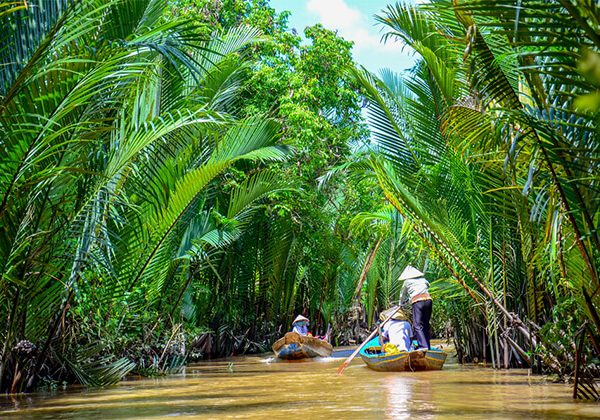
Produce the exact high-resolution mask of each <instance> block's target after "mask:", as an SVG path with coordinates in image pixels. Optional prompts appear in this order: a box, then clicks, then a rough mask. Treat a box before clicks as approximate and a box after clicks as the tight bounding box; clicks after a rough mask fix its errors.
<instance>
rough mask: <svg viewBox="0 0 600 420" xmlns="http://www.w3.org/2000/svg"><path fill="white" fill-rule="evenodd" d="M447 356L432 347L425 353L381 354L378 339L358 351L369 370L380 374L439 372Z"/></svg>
mask: <svg viewBox="0 0 600 420" xmlns="http://www.w3.org/2000/svg"><path fill="white" fill-rule="evenodd" d="M446 356H447V354H446V353H445V352H444V351H442V350H440V349H437V348H434V347H432V348H431V349H429V350H427V351H401V352H399V353H396V354H389V353H383V352H382V350H381V346H380V345H379V338H378V337H375V338H374V339H372V340H371V341H369V342H368V343H367V344H365V346H364V347H363V348H362V349H361V351H360V357H361V359H363V361H364V362H365V363H366V364H367V366H368V367H369V368H370V369H373V370H377V371H380V372H403V371H408V372H414V371H416V370H440V369H442V367H443V366H444V362H445V361H446Z"/></svg>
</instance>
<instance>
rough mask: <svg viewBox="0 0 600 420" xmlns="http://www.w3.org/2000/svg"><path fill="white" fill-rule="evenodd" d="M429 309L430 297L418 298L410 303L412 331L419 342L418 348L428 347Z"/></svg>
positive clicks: (430, 306) (430, 305) (429, 337)
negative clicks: (425, 298) (418, 299)
mask: <svg viewBox="0 0 600 420" xmlns="http://www.w3.org/2000/svg"><path fill="white" fill-rule="evenodd" d="M431 309H432V301H431V299H427V300H420V301H418V302H415V303H413V305H412V314H413V332H414V333H415V338H416V339H417V342H418V343H419V348H426V349H429V348H430V340H431V332H430V330H429V320H430V319H431Z"/></svg>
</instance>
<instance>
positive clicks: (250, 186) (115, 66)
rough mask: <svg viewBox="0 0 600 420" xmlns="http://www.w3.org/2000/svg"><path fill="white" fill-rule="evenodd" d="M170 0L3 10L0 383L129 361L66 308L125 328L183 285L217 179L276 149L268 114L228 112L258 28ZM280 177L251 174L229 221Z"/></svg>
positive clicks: (103, 378)
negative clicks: (183, 12) (221, 20)
mask: <svg viewBox="0 0 600 420" xmlns="http://www.w3.org/2000/svg"><path fill="white" fill-rule="evenodd" d="M167 3H168V2H166V1H161V0H143V1H141V0H140V1H118V0H109V1H97V0H81V1H66V0H65V1H60V2H53V3H52V4H50V3H48V2H44V1H41V0H40V1H37V2H35V1H34V2H32V1H29V2H27V4H26V6H27V7H26V8H20V9H19V10H11V13H9V14H2V15H1V16H0V20H2V22H3V23H2V27H3V28H7V30H8V31H9V34H8V36H7V37H6V38H5V39H6V41H4V42H3V44H2V45H1V47H0V57H1V60H2V66H1V68H2V75H3V77H2V79H1V83H0V95H1V97H0V132H1V133H2V135H1V136H0V138H1V140H0V145H1V147H2V150H3V151H4V153H3V156H2V159H1V160H0V171H1V173H2V175H0V218H1V220H2V225H1V226H0V255H1V258H0V261H2V263H1V264H2V265H1V267H0V270H1V271H0V272H1V277H0V290H1V292H0V312H2V313H3V314H7V318H6V322H5V323H4V324H3V327H2V329H0V337H1V338H2V342H3V347H2V350H1V353H0V355H1V361H0V389H1V390H10V391H12V392H15V391H17V390H29V389H31V388H32V387H33V386H34V384H35V382H36V379H37V378H38V377H39V375H40V372H42V371H43V370H44V369H47V366H49V365H52V363H54V364H55V365H56V364H57V363H58V364H59V365H62V366H63V367H66V368H67V370H69V371H71V372H72V373H73V374H74V375H75V376H76V377H77V378H78V379H79V380H80V381H83V382H86V383H93V384H105V383H110V382H114V381H115V380H118V379H120V378H121V377H122V375H123V374H125V373H126V372H127V371H129V370H131V369H132V368H133V367H134V366H135V365H134V364H133V363H131V362H130V361H129V360H126V359H120V360H116V359H115V358H114V357H104V358H103V357H100V356H101V355H98V354H97V351H95V350H97V349H94V348H90V346H88V345H87V344H86V343H85V340H83V341H82V340H81V339H80V338H78V337H76V334H75V336H74V335H73V334H72V333H71V332H70V331H69V330H70V321H69V320H70V316H69V309H70V308H73V307H74V308H77V307H78V306H79V307H80V308H90V307H94V306H95V305H97V304H100V308H102V310H103V312H104V313H103V314H101V317H100V319H103V320H105V321H107V322H108V321H109V320H111V319H114V320H117V321H118V320H120V321H118V325H119V327H118V328H121V326H123V328H125V327H124V325H127V324H128V323H130V322H133V321H132V320H135V319H136V317H135V314H136V313H137V314H140V313H142V312H141V311H142V310H143V309H144V308H149V307H152V306H153V305H154V306H155V305H157V302H158V301H160V300H161V293H162V292H163V291H164V290H165V289H167V288H169V295H171V294H174V295H178V294H179V295H180V294H181V293H182V292H181V290H182V289H184V288H185V287H186V286H187V283H186V282H184V281H181V280H179V279H180V278H181V276H184V273H185V270H183V266H184V265H185V264H184V265H181V264H180V263H181V261H182V258H183V259H184V260H185V259H186V258H185V257H186V255H188V252H189V251H191V250H192V249H193V247H194V246H197V245H196V244H195V241H196V239H197V238H199V240H200V241H202V240H204V241H207V239H201V238H205V237H206V234H208V232H207V231H203V230H202V229H195V228H194V226H197V225H198V224H199V223H203V220H204V219H205V218H206V214H207V211H209V209H210V207H207V205H208V204H210V196H211V192H210V191H211V190H212V189H213V188H214V187H215V186H216V185H215V180H217V179H218V178H219V176H220V175H221V174H223V173H224V172H225V171H227V170H228V168H231V167H232V166H233V165H237V162H240V161H241V160H246V161H269V160H273V159H275V160H281V159H283V158H284V156H285V149H284V148H282V147H280V146H278V145H277V144H276V142H277V138H278V132H279V127H278V124H277V123H275V122H274V121H272V120H270V119H267V118H260V117H256V118H252V119H245V120H239V121H238V120H236V118H235V107H236V92H237V90H238V88H239V86H240V81H241V80H242V79H243V77H244V68H245V66H246V65H247V62H246V61H245V59H244V57H243V56H242V55H240V54H239V52H240V51H242V50H243V49H244V48H245V47H246V46H247V45H249V44H250V43H252V42H254V41H255V40H256V39H257V36H258V33H257V31H256V30H254V29H252V28H248V27H240V28H235V29H232V30H230V31H228V32H226V33H223V34H210V33H209V32H207V31H206V28H203V27H201V26H199V25H198V24H196V23H194V22H192V21H190V20H188V19H185V18H176V19H172V20H169V21H166V20H165V19H164V18H163V14H164V11H165V10H166V7H167ZM207 33H209V34H210V35H207ZM280 185H281V183H280V182H276V181H275V180H274V177H273V176H272V175H269V174H267V173H261V172H257V173H256V174H254V175H253V176H251V177H249V178H248V181H247V182H246V183H245V184H244V185H242V186H241V187H240V189H235V190H234V191H232V194H233V196H232V203H235V204H232V206H237V207H236V208H235V209H233V210H232V211H231V214H230V215H229V217H230V218H232V219H235V218H236V217H237V218H239V217H243V214H244V212H245V211H248V208H247V207H248V206H250V205H251V204H252V203H253V202H254V201H255V200H257V199H259V198H260V197H261V196H264V194H266V193H267V192H268V191H270V190H273V189H276V188H279V187H280ZM184 234H186V235H187V236H185V235H184ZM182 235H184V236H185V240H183V241H182V240H181V238H182ZM77 313H78V314H79V315H81V314H80V313H79V312H77ZM74 316H75V315H74ZM125 321H127V322H125ZM88 322H89V320H88ZM124 322H125V324H124ZM118 328H117V329H118ZM23 340H27V342H31V343H34V344H35V346H37V350H36V351H34V352H30V353H27V354H26V353H24V352H23V351H21V350H20V349H21V347H22V346H21V347H19V345H18V344H17V343H24V341H23ZM60 341H63V342H64V343H66V344H67V346H66V347H65V346H63V347H57V344H58V342H60ZM68 343H70V344H71V345H73V348H71V349H69V351H68V352H67V353H68V354H67V353H65V352H64V350H63V355H62V356H61V355H60V351H59V350H57V349H58V348H63V349H64V348H68ZM28 348H31V346H30V347H28ZM57 351H58V352H59V353H58V354H57V353H56V352H57ZM49 356H51V357H52V360H53V361H52V363H50V362H48V360H49ZM67 356H68V357H67ZM65 357H67V359H68V360H65V359H64V358H65ZM60 360H63V362H60ZM98 365H100V366H103V368H102V369H98V368H97V366H98Z"/></svg>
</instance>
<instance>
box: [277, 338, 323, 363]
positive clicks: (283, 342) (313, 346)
mask: <svg viewBox="0 0 600 420" xmlns="http://www.w3.org/2000/svg"><path fill="white" fill-rule="evenodd" d="M272 348H273V351H274V352H275V355H276V356H277V357H279V358H280V359H286V360H296V359H306V358H309V357H328V356H330V355H331V353H332V352H333V347H332V346H331V344H329V343H328V342H327V341H325V340H320V339H318V338H315V337H308V336H305V335H300V334H298V333H295V332H289V333H287V334H286V335H284V336H283V337H281V338H280V339H279V340H277V341H276V342H275V343H274V344H273V347H272Z"/></svg>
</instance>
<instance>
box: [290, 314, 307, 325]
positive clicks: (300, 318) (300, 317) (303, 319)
mask: <svg viewBox="0 0 600 420" xmlns="http://www.w3.org/2000/svg"><path fill="white" fill-rule="evenodd" d="M300 321H306V322H310V321H309V320H308V318H306V317H304V316H302V315H298V316H297V317H296V319H294V322H292V325H294V324H295V323H296V322H300Z"/></svg>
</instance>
